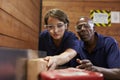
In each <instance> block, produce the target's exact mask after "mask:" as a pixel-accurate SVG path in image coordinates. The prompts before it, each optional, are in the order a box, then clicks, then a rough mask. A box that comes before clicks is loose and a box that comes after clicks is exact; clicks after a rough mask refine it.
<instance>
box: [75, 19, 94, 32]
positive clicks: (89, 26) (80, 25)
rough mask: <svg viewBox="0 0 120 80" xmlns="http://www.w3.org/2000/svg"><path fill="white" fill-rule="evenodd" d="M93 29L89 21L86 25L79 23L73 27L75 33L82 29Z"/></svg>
mask: <svg viewBox="0 0 120 80" xmlns="http://www.w3.org/2000/svg"><path fill="white" fill-rule="evenodd" d="M93 27H94V24H93V23H91V22H90V21H89V22H88V23H87V22H81V23H79V24H78V25H76V26H75V29H76V31H81V30H82V29H83V28H84V29H89V28H91V29H93Z"/></svg>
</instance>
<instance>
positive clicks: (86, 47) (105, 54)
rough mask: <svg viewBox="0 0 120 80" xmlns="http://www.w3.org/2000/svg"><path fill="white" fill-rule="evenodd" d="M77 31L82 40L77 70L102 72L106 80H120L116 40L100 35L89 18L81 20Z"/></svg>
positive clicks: (77, 24) (119, 60) (118, 53)
mask: <svg viewBox="0 0 120 80" xmlns="http://www.w3.org/2000/svg"><path fill="white" fill-rule="evenodd" d="M76 31H77V33H78V35H79V37H80V38H81V40H80V47H79V53H80V54H79V56H78V57H80V59H81V60H80V59H77V62H78V63H79V65H77V68H80V69H86V70H90V71H97V72H101V73H103V75H104V77H105V79H114V80H115V79H120V51H119V47H118V44H117V42H116V40H115V39H113V38H112V37H105V36H103V35H101V34H98V33H97V32H96V31H95V27H94V23H93V21H92V20H91V19H89V18H87V17H81V18H80V19H79V21H78V22H77V23H76ZM74 62H75V61H74ZM74 62H73V63H74ZM74 66H75V65H74Z"/></svg>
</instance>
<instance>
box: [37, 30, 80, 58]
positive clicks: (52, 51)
mask: <svg viewBox="0 0 120 80" xmlns="http://www.w3.org/2000/svg"><path fill="white" fill-rule="evenodd" d="M68 48H71V49H74V50H75V51H76V52H78V50H79V41H78V38H77V37H76V36H75V34H74V33H72V32H70V31H65V33H64V36H63V39H62V42H61V44H60V46H59V47H56V46H55V44H54V42H53V39H52V37H51V36H50V34H49V32H48V31H47V30H45V31H43V32H41V33H40V37H39V50H40V51H46V52H47V56H54V55H59V54H60V53H62V52H64V51H65V50H66V49H68Z"/></svg>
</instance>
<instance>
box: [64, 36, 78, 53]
mask: <svg viewBox="0 0 120 80" xmlns="http://www.w3.org/2000/svg"><path fill="white" fill-rule="evenodd" d="M65 46H66V47H65V48H66V49H68V48H71V49H74V50H75V51H76V52H77V53H78V52H79V51H78V50H79V40H78V38H77V37H76V35H75V34H72V35H70V36H69V37H68V38H67V39H66V43H65Z"/></svg>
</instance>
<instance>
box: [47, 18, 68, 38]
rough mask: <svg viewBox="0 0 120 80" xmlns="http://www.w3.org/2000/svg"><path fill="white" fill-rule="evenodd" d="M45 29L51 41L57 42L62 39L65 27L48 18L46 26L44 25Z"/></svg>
mask: <svg viewBox="0 0 120 80" xmlns="http://www.w3.org/2000/svg"><path fill="white" fill-rule="evenodd" d="M46 28H47V30H48V31H49V33H50V35H51V36H52V38H53V39H55V40H59V39H62V37H63V35H64V32H65V30H66V29H67V25H66V24H65V23H64V22H62V21H60V20H58V19H57V18H53V17H49V18H48V25H46Z"/></svg>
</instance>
